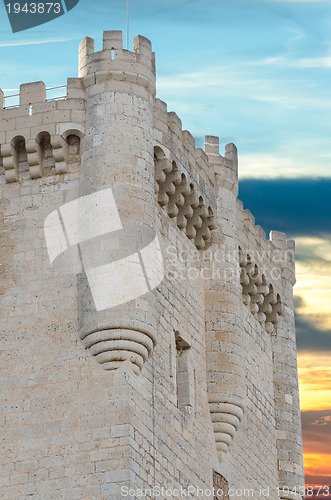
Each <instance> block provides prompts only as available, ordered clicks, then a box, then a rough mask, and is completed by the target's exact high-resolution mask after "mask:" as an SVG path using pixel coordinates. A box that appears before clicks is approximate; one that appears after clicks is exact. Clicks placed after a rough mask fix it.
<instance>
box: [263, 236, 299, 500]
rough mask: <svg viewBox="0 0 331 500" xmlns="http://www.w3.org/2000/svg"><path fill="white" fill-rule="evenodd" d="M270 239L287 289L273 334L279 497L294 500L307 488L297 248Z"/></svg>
mask: <svg viewBox="0 0 331 500" xmlns="http://www.w3.org/2000/svg"><path fill="white" fill-rule="evenodd" d="M270 239H271V241H272V243H273V244H274V246H275V249H274V253H275V256H276V257H277V258H275V259H274V261H275V262H277V263H278V269H279V272H280V277H281V283H282V289H283V295H282V301H283V315H282V316H280V319H279V322H278V323H277V325H276V327H275V329H274V331H273V335H272V343H273V364H274V390H275V415H276V440H277V453H278V457H277V458H278V459H277V465H278V476H279V490H280V494H279V496H280V498H282V499H286V498H290V499H291V500H293V499H296V498H300V497H301V496H302V493H303V492H304V487H305V486H304V473H303V458H302V456H303V451H302V431H301V417H300V401H299V388H298V372H297V352H296V339H295V324H294V303H293V286H294V284H295V245H294V241H293V240H286V236H285V234H284V233H280V232H277V231H271V233H270Z"/></svg>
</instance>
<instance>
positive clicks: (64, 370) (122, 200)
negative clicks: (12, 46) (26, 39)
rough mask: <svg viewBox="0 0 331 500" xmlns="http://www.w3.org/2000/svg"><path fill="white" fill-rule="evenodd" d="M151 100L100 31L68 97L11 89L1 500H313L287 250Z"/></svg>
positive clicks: (228, 154)
mask: <svg viewBox="0 0 331 500" xmlns="http://www.w3.org/2000/svg"><path fill="white" fill-rule="evenodd" d="M155 88H156V86H155V58H154V53H153V52H152V51H151V44H150V42H149V41H148V40H147V39H146V38H144V37H141V36H138V37H136V38H135V39H134V51H133V52H130V51H128V50H123V48H122V34H121V32H118V31H107V32H105V33H104V37H103V50H102V51H100V52H95V51H94V41H93V40H92V39H90V38H86V39H84V40H83V41H82V42H81V44H80V52H79V76H78V78H69V79H68V82H67V92H66V97H65V99H57V100H48V99H47V92H46V88H45V85H44V83H43V82H35V83H29V84H24V85H21V88H20V102H19V105H18V106H15V107H11V108H10V109H6V108H4V107H3V93H2V92H1V91H0V101H1V105H0V123H1V127H0V169H1V174H2V175H1V177H0V190H1V199H0V204H1V214H0V241H1V260H0V264H1V267H0V308H1V334H0V335H1V336H0V340H1V343H0V346H1V350H0V353H1V378H2V389H1V393H0V422H1V429H2V431H3V433H2V436H1V450H2V451H1V454H0V491H1V493H2V495H3V498H6V499H7V498H8V499H9V498H19V499H23V498H28V497H29V498H30V497H31V498H40V499H46V498H47V499H59V498H66V499H71V498H72V499H83V498H84V499H89V498H96V499H100V498H105V499H114V500H118V499H120V498H122V497H125V496H129V497H131V498H141V497H143V494H145V498H155V497H157V495H158V493H160V494H159V497H161V498H181V497H183V498H185V494H186V496H187V495H188V494H190V496H191V497H192V498H224V499H225V498H229V497H234V498H238V497H243V496H253V494H254V496H260V497H263V496H268V497H269V498H271V499H278V498H281V499H286V498H290V499H291V500H295V499H299V498H300V497H301V496H302V494H303V487H304V479H303V460H302V439H301V421H300V406H299V393H298V377H297V365H296V342H295V326H294V308H293V285H294V283H295V269H294V243H293V241H287V240H286V237H285V235H284V234H283V233H278V232H272V233H271V235H270V240H267V239H266V237H265V234H264V232H263V230H262V229H261V227H259V226H256V225H255V221H254V218H253V216H252V214H251V213H250V212H249V211H248V210H244V209H243V205H242V203H241V202H240V201H239V200H238V199H237V195H238V161H237V150H236V147H235V146H234V145H233V144H228V145H226V146H225V153H224V156H223V155H221V154H220V152H219V140H218V138H216V137H213V136H206V137H205V147H204V150H202V149H200V148H196V147H195V141H194V138H193V137H192V135H191V134H190V133H189V132H188V131H186V130H182V126H181V121H180V119H179V118H178V116H177V115H176V114H175V113H173V112H168V111H167V106H166V104H165V103H164V102H162V101H160V100H159V99H156V97H155V94H156V91H155ZM153 488H154V490H153ZM213 488H215V490H214V491H213ZM261 489H262V490H263V491H262V490H261Z"/></svg>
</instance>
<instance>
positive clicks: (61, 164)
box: [51, 135, 68, 174]
mask: <svg viewBox="0 0 331 500" xmlns="http://www.w3.org/2000/svg"><path fill="white" fill-rule="evenodd" d="M51 145H52V148H53V156H54V160H55V172H56V173H57V174H66V173H67V171H68V170H67V161H68V144H67V141H66V140H65V139H64V138H63V137H62V136H61V135H54V136H52V137H51Z"/></svg>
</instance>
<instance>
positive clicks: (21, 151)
mask: <svg viewBox="0 0 331 500" xmlns="http://www.w3.org/2000/svg"><path fill="white" fill-rule="evenodd" d="M12 145H13V147H14V149H15V153H16V158H17V165H18V172H19V175H20V174H23V178H24V177H25V175H26V174H27V173H28V172H29V170H30V169H29V164H28V157H27V154H26V146H25V138H24V137H23V136H22V135H17V136H16V137H14V139H13V140H12Z"/></svg>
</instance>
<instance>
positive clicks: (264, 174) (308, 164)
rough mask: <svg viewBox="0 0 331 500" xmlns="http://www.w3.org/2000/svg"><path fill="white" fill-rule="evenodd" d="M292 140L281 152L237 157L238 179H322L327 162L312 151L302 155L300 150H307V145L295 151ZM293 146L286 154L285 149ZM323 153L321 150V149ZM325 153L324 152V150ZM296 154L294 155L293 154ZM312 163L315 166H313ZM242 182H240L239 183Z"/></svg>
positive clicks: (247, 154) (326, 169)
mask: <svg viewBox="0 0 331 500" xmlns="http://www.w3.org/2000/svg"><path fill="white" fill-rule="evenodd" d="M293 142H294V141H293V140H289V142H288V144H287V145H285V144H284V145H283V150H282V151H280V152H274V153H246V154H240V155H239V174H240V178H241V179H243V178H246V179H247V178H255V179H257V178H258V179H261V178H269V179H274V178H279V177H283V178H292V179H293V178H295V177H301V178H302V177H306V178H311V177H317V176H320V177H323V176H325V174H326V172H327V171H328V164H329V160H328V159H327V158H325V157H323V156H322V154H320V157H319V158H317V155H314V158H312V151H314V152H315V148H314V149H313V150H310V153H309V152H308V153H307V155H302V156H303V157H302V156H301V154H302V152H303V151H302V149H303V148H305V149H307V144H305V145H303V146H302V147H301V149H298V150H297V149H296V147H295V146H294V144H293ZM290 144H293V148H292V149H291V151H289V152H288V153H287V154H286V152H285V151H284V150H285V149H290V147H289V145H290ZM322 151H323V149H322ZM324 151H325V150H324ZM294 152H295V153H296V154H295V155H294V154H293V153H294ZM313 161H314V162H316V164H315V165H314V164H313ZM241 182H242V181H241Z"/></svg>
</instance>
